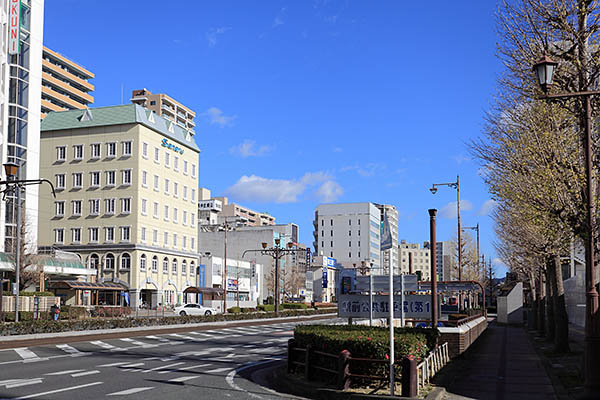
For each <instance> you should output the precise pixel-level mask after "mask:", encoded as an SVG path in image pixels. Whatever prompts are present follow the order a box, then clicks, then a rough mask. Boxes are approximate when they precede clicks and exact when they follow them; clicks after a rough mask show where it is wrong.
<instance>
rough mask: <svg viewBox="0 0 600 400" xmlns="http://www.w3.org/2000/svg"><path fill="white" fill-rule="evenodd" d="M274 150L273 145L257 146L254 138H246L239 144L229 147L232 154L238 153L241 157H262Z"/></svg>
mask: <svg viewBox="0 0 600 400" xmlns="http://www.w3.org/2000/svg"><path fill="white" fill-rule="evenodd" d="M271 150H273V146H268V145H265V144H263V145H260V146H257V145H256V142H255V141H254V140H249V139H245V140H244V141H243V142H242V143H240V144H238V145H237V146H233V147H232V148H230V149H229V152H230V153H231V154H238V155H240V156H241V157H244V158H246V157H260V156H262V155H265V154H266V153H268V152H270V151H271Z"/></svg>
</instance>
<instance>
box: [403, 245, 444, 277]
mask: <svg viewBox="0 0 600 400" xmlns="http://www.w3.org/2000/svg"><path fill="white" fill-rule="evenodd" d="M399 248H400V269H401V271H402V273H403V274H408V273H411V271H410V269H409V257H410V254H412V273H413V274H416V273H417V272H420V273H421V280H423V281H428V280H430V279H431V251H430V250H429V248H428V247H421V245H420V244H419V243H406V241H404V240H403V241H401V242H400V246H399ZM438 280H439V279H438Z"/></svg>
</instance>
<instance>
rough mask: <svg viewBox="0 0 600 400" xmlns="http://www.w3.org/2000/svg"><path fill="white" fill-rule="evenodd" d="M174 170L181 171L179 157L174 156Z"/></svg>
mask: <svg viewBox="0 0 600 400" xmlns="http://www.w3.org/2000/svg"><path fill="white" fill-rule="evenodd" d="M173 169H174V170H175V171H179V157H177V156H173Z"/></svg>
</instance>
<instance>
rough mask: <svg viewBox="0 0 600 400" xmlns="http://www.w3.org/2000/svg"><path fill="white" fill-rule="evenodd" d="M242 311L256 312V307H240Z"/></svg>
mask: <svg viewBox="0 0 600 400" xmlns="http://www.w3.org/2000/svg"><path fill="white" fill-rule="evenodd" d="M242 312H243V313H249V312H256V308H252V307H242Z"/></svg>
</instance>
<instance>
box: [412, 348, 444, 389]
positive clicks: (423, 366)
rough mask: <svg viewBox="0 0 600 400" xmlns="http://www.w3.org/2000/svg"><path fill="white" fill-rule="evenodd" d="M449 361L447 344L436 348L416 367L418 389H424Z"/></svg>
mask: <svg viewBox="0 0 600 400" xmlns="http://www.w3.org/2000/svg"><path fill="white" fill-rule="evenodd" d="M448 361H450V355H449V353H448V343H447V342H446V343H444V344H442V345H440V346H437V347H436V348H435V349H434V350H433V351H432V352H431V353H429V355H428V356H427V357H425V359H424V360H423V361H421V363H419V364H418V365H417V381H418V383H419V385H418V387H419V389H421V388H424V387H425V385H426V384H428V383H429V381H430V380H431V378H433V377H434V376H435V374H436V373H437V372H438V371H439V370H441V369H442V368H444V366H445V365H446V364H447V363H448Z"/></svg>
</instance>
